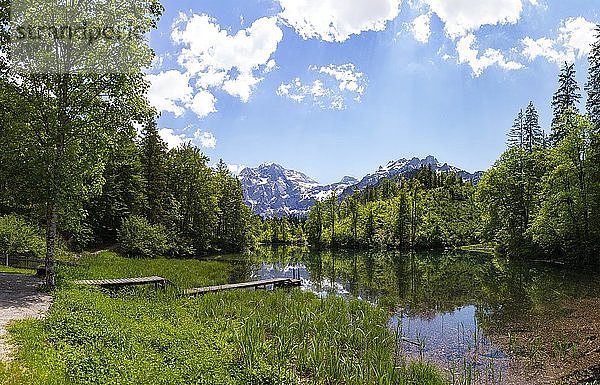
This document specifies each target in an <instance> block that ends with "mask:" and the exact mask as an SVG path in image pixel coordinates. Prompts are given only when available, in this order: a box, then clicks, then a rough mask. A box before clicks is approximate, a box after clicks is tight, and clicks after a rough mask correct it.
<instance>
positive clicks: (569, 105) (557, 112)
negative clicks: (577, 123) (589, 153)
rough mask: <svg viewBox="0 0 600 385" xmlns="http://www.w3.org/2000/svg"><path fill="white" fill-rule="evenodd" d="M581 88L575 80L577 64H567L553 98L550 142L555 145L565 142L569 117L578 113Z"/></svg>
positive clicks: (561, 72) (559, 78)
mask: <svg viewBox="0 0 600 385" xmlns="http://www.w3.org/2000/svg"><path fill="white" fill-rule="evenodd" d="M579 91H580V88H579V85H578V84H577V80H576V79H575V64H573V63H572V64H568V63H566V62H565V65H564V67H563V68H562V69H561V71H560V75H559V76H558V89H557V90H556V92H555V93H554V97H553V98H552V110H553V116H552V126H551V129H552V134H551V136H550V141H551V142H552V144H553V145H556V144H557V143H558V142H560V141H561V140H563V139H564V138H565V136H566V135H567V124H566V122H567V121H569V115H571V114H574V113H578V112H579V111H578V109H577V105H578V104H579V101H580V99H581V94H580V93H579Z"/></svg>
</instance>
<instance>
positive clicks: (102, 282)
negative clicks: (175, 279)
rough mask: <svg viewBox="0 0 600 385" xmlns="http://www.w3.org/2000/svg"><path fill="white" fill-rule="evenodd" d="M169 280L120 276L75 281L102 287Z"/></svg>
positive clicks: (156, 284)
mask: <svg viewBox="0 0 600 385" xmlns="http://www.w3.org/2000/svg"><path fill="white" fill-rule="evenodd" d="M167 282H168V281H167V280H166V279H165V278H163V277H139V278H119V279H83V280H80V281H75V283H77V284H79V285H91V286H101V287H123V286H135V285H152V284H154V285H155V286H165V285H166V284H167Z"/></svg>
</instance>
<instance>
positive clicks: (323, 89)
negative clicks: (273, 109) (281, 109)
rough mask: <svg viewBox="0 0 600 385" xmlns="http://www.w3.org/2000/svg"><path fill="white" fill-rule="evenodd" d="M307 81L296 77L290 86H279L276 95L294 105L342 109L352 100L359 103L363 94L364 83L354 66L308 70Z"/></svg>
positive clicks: (314, 67)
mask: <svg viewBox="0 0 600 385" xmlns="http://www.w3.org/2000/svg"><path fill="white" fill-rule="evenodd" d="M309 74H310V75H311V79H310V80H304V81H303V80H301V79H300V78H296V79H295V80H294V81H292V82H290V83H282V84H281V85H280V86H279V88H278V89H277V95H279V96H282V97H286V98H289V99H291V100H293V101H294V102H297V103H302V102H307V101H310V102H312V103H313V104H314V105H316V106H318V107H320V108H323V109H332V110H344V109H346V108H347V103H348V102H349V101H350V100H352V101H354V102H360V101H361V97H362V95H363V94H364V92H365V89H366V85H367V80H366V78H365V75H364V74H363V73H362V72H359V71H357V69H356V67H355V66H354V64H351V63H349V64H343V65H333V64H332V65H329V66H323V67H316V66H311V67H309Z"/></svg>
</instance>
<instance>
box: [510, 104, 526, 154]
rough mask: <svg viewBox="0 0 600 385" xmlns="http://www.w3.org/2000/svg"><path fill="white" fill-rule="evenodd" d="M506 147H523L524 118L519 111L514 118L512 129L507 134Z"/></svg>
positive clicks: (521, 111)
mask: <svg viewBox="0 0 600 385" xmlns="http://www.w3.org/2000/svg"><path fill="white" fill-rule="evenodd" d="M507 145H508V147H509V148H510V147H519V148H524V147H525V117H524V115H523V110H520V111H519V113H518V114H517V117H516V118H515V121H514V123H513V126H512V128H511V129H510V131H509V132H508V142H507Z"/></svg>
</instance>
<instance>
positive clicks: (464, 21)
mask: <svg viewBox="0 0 600 385" xmlns="http://www.w3.org/2000/svg"><path fill="white" fill-rule="evenodd" d="M421 1H422V3H424V4H427V5H428V6H429V8H430V9H431V11H432V12H435V14H436V15H437V16H438V17H439V18H440V19H441V20H442V21H443V22H444V29H445V31H446V34H447V35H448V36H449V37H451V38H453V39H457V38H460V37H462V36H465V35H467V34H468V33H470V32H474V31H477V30H478V29H479V28H481V27H482V26H484V25H497V24H514V23H516V22H517V21H518V20H519V18H520V16H521V11H522V10H523V2H522V0H476V1H473V0H421ZM530 1H531V0H530Z"/></svg>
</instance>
